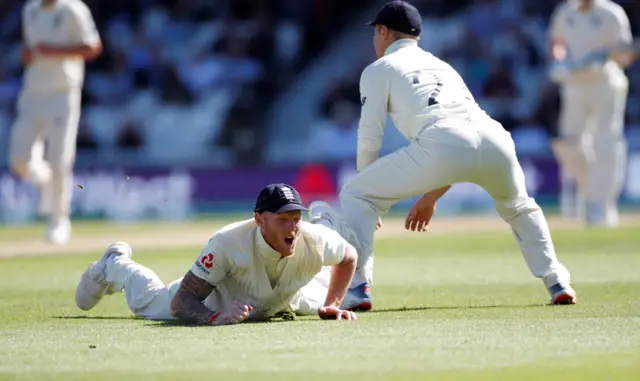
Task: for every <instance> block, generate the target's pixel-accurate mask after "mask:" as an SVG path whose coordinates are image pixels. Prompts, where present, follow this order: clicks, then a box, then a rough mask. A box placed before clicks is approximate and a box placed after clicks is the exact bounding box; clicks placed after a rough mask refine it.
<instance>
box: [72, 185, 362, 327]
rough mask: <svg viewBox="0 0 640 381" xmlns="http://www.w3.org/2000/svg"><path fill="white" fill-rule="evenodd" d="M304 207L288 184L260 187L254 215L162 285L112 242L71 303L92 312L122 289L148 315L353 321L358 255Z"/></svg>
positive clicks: (193, 319) (187, 319)
mask: <svg viewBox="0 0 640 381" xmlns="http://www.w3.org/2000/svg"><path fill="white" fill-rule="evenodd" d="M306 210H307V209H306V208H305V207H304V206H303V204H302V200H301V199H300V195H299V194H298V192H297V191H296V190H295V189H294V188H292V187H291V186H289V185H286V184H272V185H269V186H267V187H265V188H264V189H263V190H262V191H261V192H260V194H259V196H258V199H257V201H256V207H255V209H254V212H255V215H254V218H252V219H248V220H244V221H239V222H236V223H232V224H230V225H227V226H225V227H223V228H222V229H220V230H219V231H218V232H217V233H215V234H214V235H213V236H212V237H211V238H210V239H209V242H208V243H207V244H206V245H205V247H204V248H203V249H202V251H201V252H200V255H199V256H198V257H197V258H196V261H195V263H194V264H193V266H192V267H191V270H189V271H188V272H187V274H186V275H185V276H184V277H183V278H181V279H178V280H176V281H174V282H172V283H170V284H169V285H167V286H165V284H164V283H163V282H162V281H161V280H160V278H159V277H158V276H157V275H156V274H155V273H154V272H153V271H151V270H150V269H148V268H146V267H145V266H142V265H140V264H138V263H136V262H134V261H133V260H132V259H131V253H132V251H131V247H130V246H129V245H128V244H126V243H124V242H118V243H115V244H113V245H111V246H109V248H108V249H107V250H106V252H105V253H104V255H103V256H102V258H101V259H100V260H99V261H96V262H94V263H92V264H91V265H89V267H88V268H87V270H86V271H85V272H84V273H83V274H82V277H81V278H80V282H79V284H78V287H77V289H76V304H77V306H78V307H79V308H81V309H83V310H89V309H91V308H93V307H94V306H95V305H96V304H97V303H98V302H99V301H100V299H101V298H102V297H103V296H104V295H105V294H112V293H116V292H120V291H122V290H124V293H125V297H126V300H127V304H128V305H129V308H130V309H131V311H132V312H133V313H134V314H135V315H137V316H140V317H144V318H147V319H151V320H172V319H178V320H180V321H182V322H184V323H188V324H196V325H223V324H235V323H240V322H242V321H244V320H247V319H249V320H266V319H269V318H271V317H273V316H275V315H277V314H280V313H284V312H293V313H297V314H299V315H319V316H320V317H321V318H323V319H338V320H353V319H356V315H355V313H354V312H352V311H349V310H350V309H351V308H349V307H350V306H351V307H355V305H354V304H352V303H353V302H358V301H357V300H354V299H353V298H349V297H347V298H346V299H345V294H346V293H347V289H348V287H349V284H350V282H351V280H352V277H353V274H354V271H355V268H356V261H357V252H356V250H355V248H354V247H353V246H352V245H351V244H349V243H348V242H347V241H346V240H345V239H344V238H342V237H341V236H340V234H339V233H338V232H337V231H336V230H332V229H330V228H327V227H326V226H323V225H322V224H312V223H309V222H305V221H302V211H306ZM350 300H351V301H350ZM341 305H342V307H341ZM341 308H342V309H341Z"/></svg>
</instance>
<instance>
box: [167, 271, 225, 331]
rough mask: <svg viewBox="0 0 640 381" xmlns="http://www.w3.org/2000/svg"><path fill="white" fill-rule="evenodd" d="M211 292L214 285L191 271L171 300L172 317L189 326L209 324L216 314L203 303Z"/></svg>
mask: <svg viewBox="0 0 640 381" xmlns="http://www.w3.org/2000/svg"><path fill="white" fill-rule="evenodd" d="M211 291H213V286H212V285H210V284H209V283H208V282H207V281H205V280H202V279H200V278H198V277H197V276H195V275H193V273H192V272H191V271H189V272H188V273H187V275H185V276H184V278H183V279H182V283H181V284H180V289H179V290H178V292H177V293H176V295H175V296H174V297H173V300H171V315H173V317H175V318H177V319H179V320H180V321H183V322H185V323H187V324H196V325H205V324H208V323H209V320H210V319H211V316H213V315H214V314H215V312H214V311H211V310H210V309H208V308H207V307H205V305H204V304H202V301H203V300H204V299H205V298H206V297H207V296H209V294H210V293H211Z"/></svg>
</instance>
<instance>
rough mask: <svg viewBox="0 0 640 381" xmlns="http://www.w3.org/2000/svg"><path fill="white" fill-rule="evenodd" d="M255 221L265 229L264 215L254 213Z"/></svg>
mask: <svg viewBox="0 0 640 381" xmlns="http://www.w3.org/2000/svg"><path fill="white" fill-rule="evenodd" d="M253 219H254V220H255V221H256V225H258V226H259V227H263V225H264V221H263V220H262V213H254V215H253Z"/></svg>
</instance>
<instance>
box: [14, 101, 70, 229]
mask: <svg viewBox="0 0 640 381" xmlns="http://www.w3.org/2000/svg"><path fill="white" fill-rule="evenodd" d="M80 103H81V93H80V92H79V91H69V92H52V93H29V92H22V93H21V94H20V96H19V99H18V105H17V111H18V117H17V120H16V122H15V124H14V125H13V128H12V130H11V140H10V147H9V160H10V163H11V168H12V169H13V171H14V172H15V173H16V174H17V175H18V176H19V177H20V178H22V179H25V180H27V181H30V182H32V183H33V184H35V185H37V186H42V185H45V184H47V183H49V182H50V185H51V192H52V196H53V199H52V201H53V205H52V218H53V219H56V218H64V217H68V215H69V211H70V204H71V192H72V189H73V188H72V181H73V179H72V177H73V164H74V162H75V157H76V137H77V134H78V123H79V119H80V107H81V104H80ZM45 142H46V152H45V150H44V148H45V147H44V144H45Z"/></svg>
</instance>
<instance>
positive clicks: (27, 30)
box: [9, 0, 102, 244]
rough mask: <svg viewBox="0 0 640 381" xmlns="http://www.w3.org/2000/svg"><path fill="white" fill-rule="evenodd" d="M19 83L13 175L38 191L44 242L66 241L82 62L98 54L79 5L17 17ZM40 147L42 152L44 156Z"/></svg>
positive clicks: (70, 0)
mask: <svg viewBox="0 0 640 381" xmlns="http://www.w3.org/2000/svg"><path fill="white" fill-rule="evenodd" d="M22 29H23V40H24V41H23V43H24V46H23V52H22V60H23V63H24V65H25V72H24V83H23V87H22V90H21V92H20V95H19V99H18V105H17V111H18V118H17V120H16V122H15V124H14V126H13V128H12V132H11V142H10V149H9V150H10V153H9V156H10V162H11V168H12V169H13V171H14V172H15V173H16V174H17V175H18V176H19V177H20V178H21V179H23V180H26V181H29V182H31V183H32V184H34V185H35V186H37V187H38V188H39V190H40V198H41V200H40V206H39V212H40V213H41V214H45V215H48V216H49V231H48V240H49V241H50V242H51V243H55V244H64V243H67V242H68V241H69V239H70V237H71V222H70V220H69V216H70V208H71V191H72V189H73V188H72V177H73V164H74V162H75V155H76V137H77V133H78V123H79V119H80V107H81V93H82V86H83V83H84V70H85V67H84V66H85V60H93V59H95V58H97V57H98V56H99V55H100V54H101V52H102V43H101V41H100V36H99V34H98V31H97V30H96V27H95V23H94V21H93V17H92V15H91V11H90V10H89V8H88V7H87V6H86V5H85V4H84V3H83V2H82V1H80V0H31V1H28V2H27V3H26V5H25V6H24V8H23V12H22ZM45 143H46V152H45Z"/></svg>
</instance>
